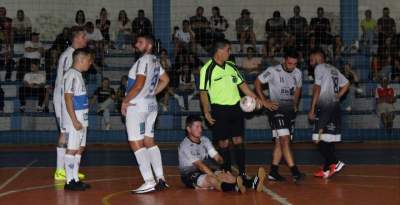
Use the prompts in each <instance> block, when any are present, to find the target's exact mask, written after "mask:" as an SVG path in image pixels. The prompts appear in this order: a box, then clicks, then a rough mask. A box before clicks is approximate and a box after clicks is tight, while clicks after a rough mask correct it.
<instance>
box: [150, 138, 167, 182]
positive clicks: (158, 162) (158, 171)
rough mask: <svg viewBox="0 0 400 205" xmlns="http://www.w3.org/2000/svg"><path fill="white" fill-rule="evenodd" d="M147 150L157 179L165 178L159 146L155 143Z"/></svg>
mask: <svg viewBox="0 0 400 205" xmlns="http://www.w3.org/2000/svg"><path fill="white" fill-rule="evenodd" d="M147 152H148V153H149V156H150V162H151V166H152V167H153V170H154V174H155V175H156V177H157V180H159V179H162V180H165V178H164V171H163V166H162V159H161V152H160V148H158V146H157V145H156V146H153V147H150V148H149V149H147Z"/></svg>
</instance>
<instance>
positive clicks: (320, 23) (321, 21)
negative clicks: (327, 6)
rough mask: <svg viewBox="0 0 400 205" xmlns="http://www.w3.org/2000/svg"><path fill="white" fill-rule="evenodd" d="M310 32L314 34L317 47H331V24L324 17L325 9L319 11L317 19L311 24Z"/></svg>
mask: <svg viewBox="0 0 400 205" xmlns="http://www.w3.org/2000/svg"><path fill="white" fill-rule="evenodd" d="M310 32H311V33H313V34H314V36H315V40H316V43H317V45H318V46H319V45H321V44H325V45H329V44H330V43H331V42H330V40H331V35H330V32H331V24H330V21H329V19H327V18H325V17H324V9H323V8H322V7H319V8H318V9H317V17H316V18H312V19H311V22H310Z"/></svg>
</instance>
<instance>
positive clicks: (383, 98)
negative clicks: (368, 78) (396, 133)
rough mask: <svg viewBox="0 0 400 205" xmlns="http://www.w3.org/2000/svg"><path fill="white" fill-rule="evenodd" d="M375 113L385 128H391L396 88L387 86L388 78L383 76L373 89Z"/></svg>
mask: <svg viewBox="0 0 400 205" xmlns="http://www.w3.org/2000/svg"><path fill="white" fill-rule="evenodd" d="M375 98H376V104H377V106H376V113H377V114H378V116H379V117H380V118H381V120H382V123H383V126H384V128H385V129H392V128H393V120H394V117H395V113H394V112H395V107H394V103H395V102H396V90H395V89H394V88H392V87H390V86H389V79H388V78H387V77H383V78H382V79H381V82H380V86H378V88H376V91H375Z"/></svg>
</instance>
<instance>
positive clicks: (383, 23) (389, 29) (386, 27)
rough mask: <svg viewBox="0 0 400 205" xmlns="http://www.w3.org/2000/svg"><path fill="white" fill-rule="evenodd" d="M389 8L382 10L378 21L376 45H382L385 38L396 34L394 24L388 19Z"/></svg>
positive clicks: (391, 19) (392, 20) (390, 18)
mask: <svg viewBox="0 0 400 205" xmlns="http://www.w3.org/2000/svg"><path fill="white" fill-rule="evenodd" d="M389 14H390V11H389V8H387V7H385V8H383V16H382V17H381V18H379V19H378V45H379V47H380V46H382V45H384V44H385V42H386V39H387V38H392V37H393V36H394V35H395V34H396V22H395V21H394V19H393V18H392V17H390V15H389Z"/></svg>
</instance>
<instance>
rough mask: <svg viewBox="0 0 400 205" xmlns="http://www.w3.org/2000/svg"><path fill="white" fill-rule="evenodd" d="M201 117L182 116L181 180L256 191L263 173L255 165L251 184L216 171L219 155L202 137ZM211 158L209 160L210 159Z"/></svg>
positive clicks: (196, 185) (195, 184) (192, 184)
mask: <svg viewBox="0 0 400 205" xmlns="http://www.w3.org/2000/svg"><path fill="white" fill-rule="evenodd" d="M202 129H203V128H202V120H201V118H200V117H199V116H188V117H187V118H186V132H187V137H185V139H184V140H183V141H182V142H181V144H180V145H179V148H178V153H179V169H180V172H181V180H182V182H183V184H185V186H186V187H188V188H201V189H217V190H219V191H237V192H239V191H240V192H241V193H245V192H246V188H253V189H255V190H257V191H258V192H260V191H262V190H263V188H264V185H263V184H264V180H265V177H266V172H265V170H264V168H259V170H258V174H257V176H255V177H254V178H253V180H251V183H249V184H244V181H243V179H242V177H241V176H237V177H235V176H234V175H232V174H231V173H230V172H223V171H220V170H218V167H219V165H218V164H222V163H223V161H224V160H223V158H222V157H221V155H219V154H218V152H217V151H216V150H215V148H214V146H213V145H212V144H211V142H210V140H209V139H208V138H207V137H204V136H202ZM211 158H212V159H211Z"/></svg>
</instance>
